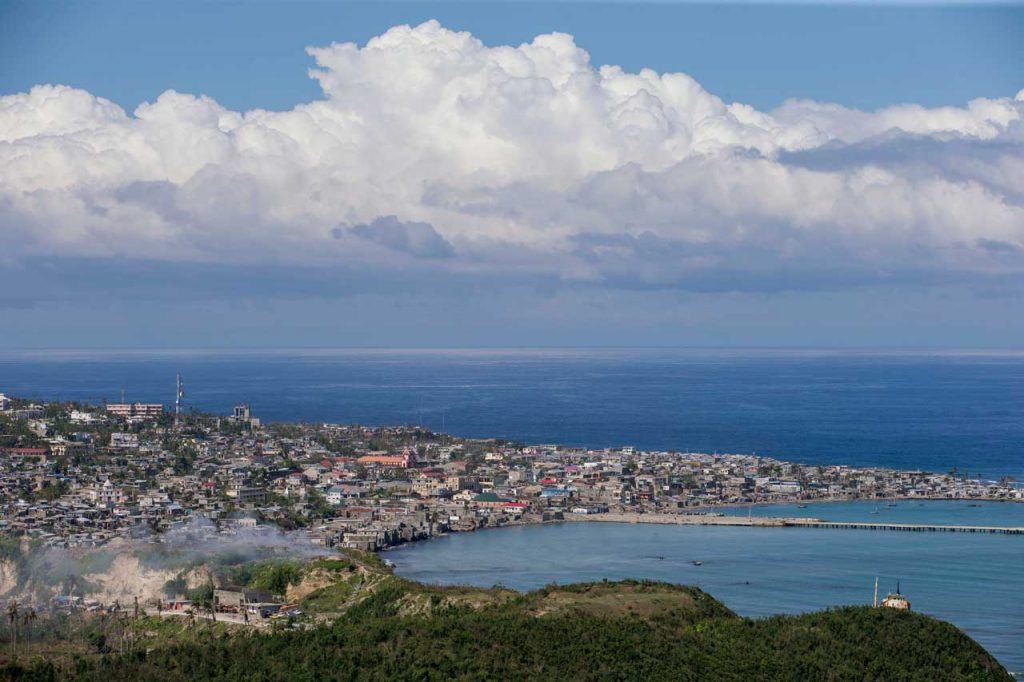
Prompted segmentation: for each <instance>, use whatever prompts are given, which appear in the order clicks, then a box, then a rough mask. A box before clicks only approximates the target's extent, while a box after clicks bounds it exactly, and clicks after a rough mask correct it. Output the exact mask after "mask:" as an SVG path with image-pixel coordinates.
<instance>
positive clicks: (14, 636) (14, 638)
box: [7, 601, 18, 659]
mask: <svg viewBox="0 0 1024 682" xmlns="http://www.w3.org/2000/svg"><path fill="white" fill-rule="evenodd" d="M7 619H8V620H9V621H11V658H12V659H13V658H17V657H18V602H16V601H12V602H11V603H10V605H9V606H8V607H7Z"/></svg>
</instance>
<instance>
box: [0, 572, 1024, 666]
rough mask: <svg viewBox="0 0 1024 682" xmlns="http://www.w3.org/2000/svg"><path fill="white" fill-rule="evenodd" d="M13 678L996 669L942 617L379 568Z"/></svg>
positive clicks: (647, 586) (645, 587)
mask: <svg viewBox="0 0 1024 682" xmlns="http://www.w3.org/2000/svg"><path fill="white" fill-rule="evenodd" d="M6 672H7V674H8V675H9V676H11V677H22V678H23V679H80V680H103V681H105V682H109V681H110V680H206V679H227V680H285V679H288V680H292V679H294V680H321V679H330V680H335V679H416V680H427V679H435V680H448V679H514V680H538V679H550V680H556V679H558V680H565V679H573V680H576V679H579V680H594V679H677V680H679V679H681V680H766V679H770V680H816V679H820V680H921V681H925V680H928V681H931V680H1009V679H1010V677H1009V675H1008V674H1007V673H1006V671H1005V670H1004V669H1003V668H1002V667H1001V666H1000V665H999V664H998V663H997V662H996V661H995V660H994V659H993V658H992V657H991V656H989V655H988V654H987V653H986V652H985V651H984V650H983V649H982V648H981V647H980V646H979V645H977V644H976V643H975V642H973V641H972V640H971V639H970V638H968V637H967V636H966V635H964V634H963V633H961V632H960V631H959V630H957V629H956V628H955V627H953V626H951V625H949V624H946V623H943V622H940V621H937V620H934V619H932V618H929V617H927V616H923V615H920V614H915V613H901V612H896V611H892V610H889V609H872V608H869V607H849V608H841V609H836V610H831V611H826V612H821V613H814V614H808V615H803V616H779V617H774V618H769V619H764V620H751V619H745V618H740V617H738V616H736V615H735V614H733V613H732V612H730V611H729V610H728V609H727V608H725V607H724V606H722V605H721V604H720V603H719V602H717V601H715V600H714V599H713V598H711V597H710V596H708V595H706V594H704V593H703V592H701V591H700V590H697V589H694V588H686V587H680V586H674V585H666V584H661V583H646V582H633V581H626V582H620V583H596V584H585V585H573V586H551V587H548V588H546V589H543V590H538V591H535V592H531V593H528V594H525V595H521V594H517V593H514V592H511V591H508V590H502V589H494V590H481V589H475V588H435V587H428V586H423V585H419V584H417V583H413V582H409V581H405V580H402V579H399V578H395V577H391V576H388V577H386V578H384V579H382V580H381V581H380V582H379V583H377V584H376V586H375V588H374V589H373V590H372V592H369V593H368V594H367V596H365V598H363V599H362V600H360V601H359V602H358V603H356V604H354V605H353V606H351V608H349V609H348V610H347V611H346V612H345V614H344V616H343V617H341V618H337V619H335V620H333V621H329V622H325V623H321V624H319V625H314V624H309V625H307V626H306V627H304V628H284V629H281V630H279V631H275V632H268V633H262V634H255V633H253V632H251V631H248V632H239V631H227V630H223V629H220V630H218V629H213V628H211V629H210V630H208V631H206V635H205V636H204V635H202V634H201V633H200V634H199V635H197V634H196V633H195V632H193V633H192V634H191V635H189V636H185V635H184V634H183V636H181V637H175V636H165V637H164V638H163V639H162V640H161V642H160V643H159V645H157V646H155V647H152V648H150V650H149V651H148V652H146V651H144V650H136V652H135V653H134V654H131V655H104V656H81V657H74V658H72V659H69V660H67V661H64V662H62V663H59V664H55V663H54V662H45V661H40V662H37V663H36V664H34V665H32V666H31V667H28V668H20V667H17V666H13V667H9V668H8V669H7V671H6Z"/></svg>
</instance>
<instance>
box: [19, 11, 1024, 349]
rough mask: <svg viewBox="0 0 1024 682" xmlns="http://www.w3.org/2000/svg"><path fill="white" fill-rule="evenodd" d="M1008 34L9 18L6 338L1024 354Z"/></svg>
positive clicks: (839, 19) (914, 28)
mask: <svg viewBox="0 0 1024 682" xmlns="http://www.w3.org/2000/svg"><path fill="white" fill-rule="evenodd" d="M403 24H404V25H408V26H407V27H404V28H403V27H402V25H403ZM1022 35H1024V6H1022V5H1020V4H1013V3H1005V4H994V5H982V6H977V5H969V4H966V3H953V4H947V5H942V6H934V5H929V4H926V3H909V4H891V3H885V2H872V3H847V4H827V5H816V4H810V3H804V4H791V5H779V4H771V3H755V4H742V3H726V4H722V5H707V4H693V3H675V2H657V3H642V2H625V3H596V2H586V1H583V0H580V1H577V2H562V3H544V4H541V3H531V2H449V3H433V2H378V3H359V2H326V1H323V2H302V1H299V2H287V3H285V2H274V1H269V0H265V1H259V2H244V3H243V2H191V1H186V2H177V3H173V4H172V3H157V2H117V1H113V0H109V1H106V2H98V3H86V2H62V3H55V2H39V1H33V2H20V1H15V2H11V1H3V0H0V64H2V67H0V236H2V238H3V240H4V244H5V246H6V247H5V248H4V249H0V278H2V280H3V281H4V282H5V283H6V284H5V286H4V287H0V319H2V322H3V324H2V325H0V347H54V346H56V347H68V346H332V345H343V346H368V345H372V346H478V345H482V346H508V345H511V346H546V345H558V346H565V345H584V346H595V345H597V346H599V345H640V346H642V345H658V346H671V345H725V346H775V345H784V346H945V347H949V346H959V347H963V346H988V347H993V346H994V347H1006V346H1019V345H1021V344H1022V343H1024V318H1022V316H1021V315H1020V314H1019V311H1020V310H1021V309H1022V304H1024V286H1022V284H1024V40H1021V38H1020V37H1021V36H1022ZM368 41H369V42H368ZM307 49H309V51H308V52H307ZM584 51H585V52H584ZM605 65H609V66H608V68H599V67H604V66H605ZM311 69H312V70H313V72H310V70H311ZM56 85H61V86H67V87H52V86H56Z"/></svg>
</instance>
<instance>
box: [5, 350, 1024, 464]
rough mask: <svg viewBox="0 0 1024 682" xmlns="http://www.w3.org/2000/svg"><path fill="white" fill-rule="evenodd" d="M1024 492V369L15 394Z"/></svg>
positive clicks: (715, 368) (199, 361)
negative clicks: (948, 478) (697, 454)
mask: <svg viewBox="0 0 1024 682" xmlns="http://www.w3.org/2000/svg"><path fill="white" fill-rule="evenodd" d="M177 372H181V374H182V375H183V377H184V380H185V385H186V391H187V397H186V401H187V406H188V407H194V408H197V409H201V410H212V411H216V412H228V411H229V410H230V409H231V407H232V406H233V405H234V404H235V403H240V402H247V403H250V404H252V406H253V409H254V412H255V414H256V415H258V416H260V417H262V418H263V419H264V420H304V421H333V422H359V423H364V424H394V423H405V424H422V425H425V426H428V427H430V428H433V429H438V430H446V431H448V432H451V433H454V434H457V435H463V436H483V437H487V436H501V437H505V438H512V439H518V440H522V441H525V442H530V443H566V444H571V445H585V446H591V447H604V446H618V445H635V446H637V447H640V448H650V449H676V450H685V451H706V452H715V451H717V452H744V453H747V452H756V453H758V454H765V455H770V456H773V457H777V458H780V459H791V460H798V461H803V462H813V463H846V464H852V465H884V466H890V467H900V468H921V469H928V470H933V471H948V470H949V469H950V468H952V467H954V466H955V467H957V468H958V469H959V470H960V471H961V472H962V471H968V472H969V473H970V474H971V475H972V476H974V475H976V474H980V475H981V476H983V477H985V478H991V479H997V478H1000V477H1002V476H1006V475H1010V476H1014V477H1017V478H1018V479H1022V480H1024V352H1020V351H1007V352H954V351H942V352H936V351H922V352H916V351H891V352H887V351H831V350H824V351H823V350H713V349H681V350H680V349H670V350H663V349H642V350H638V349H597V350H593V349H553V350H552V349H544V350H529V349H527V350H518V349H517V350H348V349H346V350H334V349H331V350H275V351H257V350H254V351H182V350H175V351H26V352H19V351H5V352H0V391H6V392H7V393H9V394H13V395H18V396H38V397H41V398H62V399H79V400H90V401H94V402H99V401H100V400H102V399H106V400H108V401H117V400H119V399H120V396H121V392H122V390H123V391H124V392H125V395H126V397H127V399H128V400H132V401H156V402H163V403H164V404H166V405H170V404H171V403H172V402H173V399H174V376H175V373H177Z"/></svg>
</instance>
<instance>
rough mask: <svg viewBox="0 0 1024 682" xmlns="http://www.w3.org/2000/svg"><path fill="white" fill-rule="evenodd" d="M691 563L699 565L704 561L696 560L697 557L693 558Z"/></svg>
mask: <svg viewBox="0 0 1024 682" xmlns="http://www.w3.org/2000/svg"><path fill="white" fill-rule="evenodd" d="M691 563H692V564H693V565H694V566H700V565H702V564H703V563H704V562H703V561H698V560H697V559H694V560H693V561H692V562H691Z"/></svg>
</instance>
